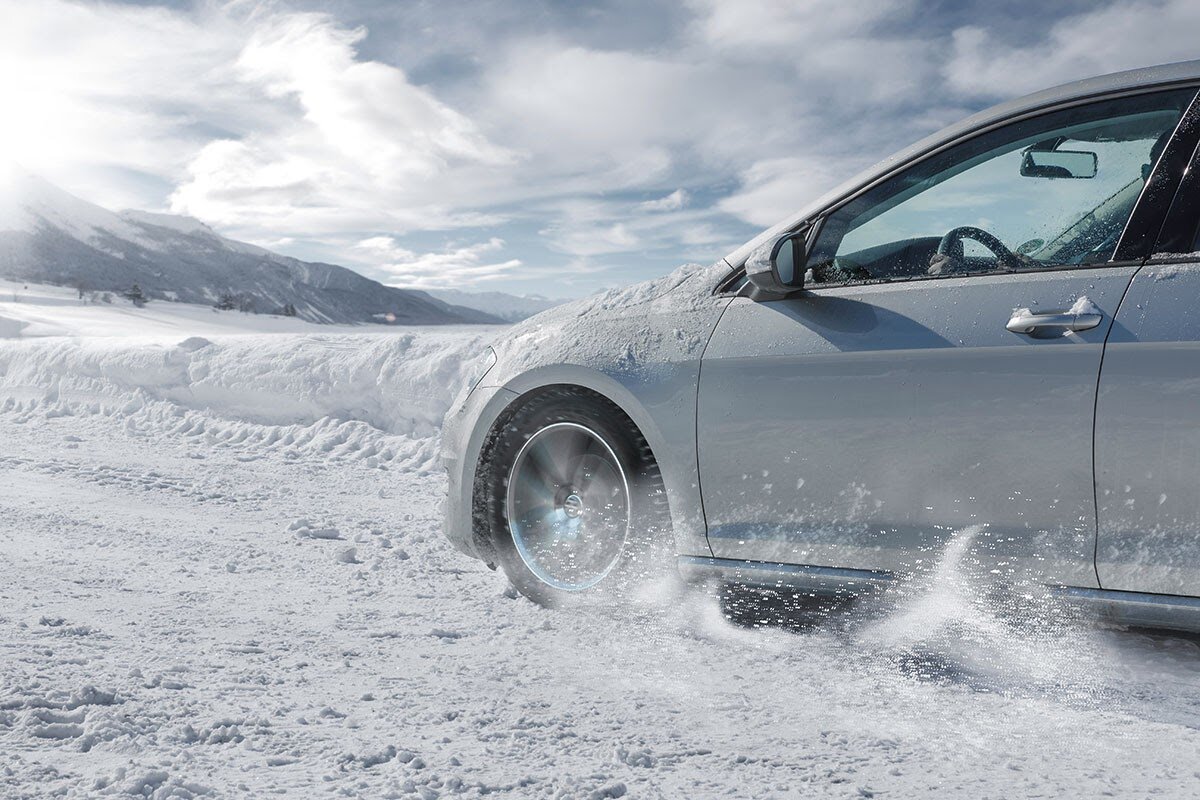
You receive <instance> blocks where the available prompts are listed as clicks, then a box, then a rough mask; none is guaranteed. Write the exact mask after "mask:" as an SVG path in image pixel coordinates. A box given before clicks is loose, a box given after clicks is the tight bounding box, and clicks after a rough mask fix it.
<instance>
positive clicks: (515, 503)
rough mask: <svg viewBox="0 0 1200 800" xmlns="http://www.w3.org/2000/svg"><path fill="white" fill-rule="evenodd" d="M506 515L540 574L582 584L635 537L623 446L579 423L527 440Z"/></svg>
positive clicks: (575, 586) (559, 582)
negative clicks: (622, 459) (616, 446)
mask: <svg viewBox="0 0 1200 800" xmlns="http://www.w3.org/2000/svg"><path fill="white" fill-rule="evenodd" d="M505 510H506V515H507V518H508V527H509V531H510V532H511V534H512V539H513V544H514V545H515V546H516V549H517V553H518V554H519V555H520V557H521V560H522V561H523V562H524V563H525V566H526V567H528V568H529V571H530V572H532V573H533V574H534V575H535V576H536V577H537V578H538V580H540V581H542V582H543V583H545V584H547V585H549V586H553V587H554V588H556V589H562V590H565V591H572V592H575V591H582V590H584V589H588V588H590V587H592V586H595V585H596V584H597V583H599V582H600V581H601V580H603V579H604V578H605V577H606V576H607V575H608V574H609V572H611V571H612V570H613V568H614V567H615V566H616V565H617V563H618V561H620V558H621V554H622V551H623V550H624V547H625V541H626V539H627V538H628V536H629V519H630V497H629V484H628V482H627V480H626V478H625V472H624V470H623V469H622V467H621V462H620V460H619V459H618V458H617V456H616V453H614V452H613V450H612V448H611V447H609V446H608V444H607V442H605V441H604V439H602V438H601V437H600V436H599V435H598V434H597V433H595V432H594V431H592V430H591V429H589V428H587V427H585V426H583V425H580V424H578V423H573V422H558V423H554V424H552V425H547V426H546V427H544V428H542V429H541V430H539V431H537V432H535V433H534V434H533V435H532V436H530V437H529V439H528V440H526V442H525V444H524V445H523V446H522V447H521V449H520V450H519V451H518V452H517V455H516V457H515V458H514V459H513V464H512V469H511V471H510V472H509V479H508V494H507V498H506V508H505Z"/></svg>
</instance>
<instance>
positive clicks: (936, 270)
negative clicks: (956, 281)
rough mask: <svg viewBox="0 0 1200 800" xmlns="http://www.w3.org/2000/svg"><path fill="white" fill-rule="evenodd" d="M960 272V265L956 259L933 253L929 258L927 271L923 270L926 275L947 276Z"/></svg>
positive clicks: (947, 254)
mask: <svg viewBox="0 0 1200 800" xmlns="http://www.w3.org/2000/svg"><path fill="white" fill-rule="evenodd" d="M959 271H961V265H960V264H959V263H958V259H957V258H955V257H954V256H952V255H950V254H949V253H934V254H933V255H932V256H930V257H929V269H927V270H925V274H926V275H949V274H950V273H951V272H959Z"/></svg>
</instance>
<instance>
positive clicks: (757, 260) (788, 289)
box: [746, 231, 807, 302]
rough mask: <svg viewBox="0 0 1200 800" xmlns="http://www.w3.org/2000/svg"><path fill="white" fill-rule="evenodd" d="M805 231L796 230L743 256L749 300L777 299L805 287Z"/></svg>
mask: <svg viewBox="0 0 1200 800" xmlns="http://www.w3.org/2000/svg"><path fill="white" fill-rule="evenodd" d="M806 234H807V231H795V232H793V233H789V234H786V235H784V236H781V237H779V238H778V239H776V240H775V241H773V242H768V243H767V244H764V245H763V246H762V247H760V248H758V249H757V250H755V251H754V252H753V253H751V254H750V257H749V258H747V259H746V280H747V281H749V282H750V299H751V300H755V301H759V302H761V301H763V300H780V299H782V298H784V297H787V296H788V295H789V294H792V293H793V292H798V291H800V290H801V289H803V288H804V261H805V257H806V256H807V251H806V249H805V246H804V238H805V235H806Z"/></svg>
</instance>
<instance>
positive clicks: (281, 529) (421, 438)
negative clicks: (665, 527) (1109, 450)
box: [0, 332, 1200, 798]
mask: <svg viewBox="0 0 1200 800" xmlns="http://www.w3.org/2000/svg"><path fill="white" fill-rule="evenodd" d="M479 335H480V334H478V333H475V332H428V333H411V332H410V333H403V334H400V335H397V336H394V337H393V336H378V335H375V336H362V337H356V336H353V335H339V336H316V337H314V336H305V335H300V334H280V335H275V336H259V337H253V336H246V337H230V338H228V339H220V338H218V339H216V340H215V341H212V342H209V341H207V340H199V339H191V340H187V341H185V342H183V343H182V344H167V345H163V344H148V343H131V342H124V341H110V342H108V343H98V342H96V341H88V340H82V341H78V340H77V341H66V340H46V341H43V342H32V343H31V342H23V341H12V342H7V343H2V344H0V796H4V797H30V798H33V797H37V798H42V797H51V796H65V797H91V796H117V797H122V796H133V797H147V796H150V797H156V798H165V797H200V796H209V795H211V796H222V797H223V796H228V797H263V796H266V795H269V794H273V793H287V794H288V795H290V796H296V797H323V796H358V797H370V798H377V797H426V798H430V797H458V796H462V797H476V796H481V795H484V794H491V795H499V796H505V797H515V798H541V797H545V798H551V797H562V798H591V797H597V798H602V797H619V796H627V797H638V798H644V797H651V798H653V797H669V798H678V797H687V798H703V797H739V798H747V797H752V798H769V797H780V798H784V797H869V796H880V797H975V798H1011V797H1035V796H1044V797H1097V796H1116V797H1146V796H1162V797H1195V796H1196V795H1197V794H1198V793H1200V731H1198V727H1200V691H1198V690H1200V648H1198V647H1197V645H1196V644H1194V643H1193V642H1192V641H1191V640H1189V639H1185V638H1180V637H1159V636H1148V635H1143V634H1130V633H1118V632H1103V631H1098V630H1095V629H1093V628H1090V627H1087V626H1083V625H1077V624H1067V623H1052V622H1051V620H1050V619H1049V618H1046V619H1041V621H1040V622H1039V620H1038V619H1033V620H1027V621H1026V623H1025V624H1023V625H1016V626H1014V625H1012V624H1011V623H1008V622H1004V621H1002V620H1000V619H998V618H996V617H994V616H992V615H991V614H989V613H988V611H987V609H986V608H982V607H981V606H980V605H979V604H978V603H975V602H972V596H971V592H970V587H969V586H964V585H963V583H962V581H960V580H958V579H957V578H956V575H955V570H954V566H955V565H954V564H953V563H947V564H945V565H944V568H943V569H942V570H940V571H939V573H938V578H937V579H935V580H934V581H933V582H932V583H931V584H930V585H929V586H928V587H925V589H924V590H922V591H919V592H916V593H915V594H914V595H913V596H912V597H911V598H910V600H909V601H907V602H906V603H905V604H903V605H902V607H901V608H900V609H898V610H897V612H896V613H894V614H893V615H891V616H889V617H886V618H884V619H881V620H876V621H874V622H871V623H869V624H861V625H851V624H837V625H826V626H823V627H810V628H805V627H802V626H788V627H767V628H765V629H759V630H751V629H749V628H747V627H744V626H742V627H739V626H734V625H731V624H729V623H728V622H726V621H725V619H724V618H723V616H722V614H721V610H720V606H719V605H718V603H717V601H716V600H714V599H713V598H712V597H709V596H708V595H706V594H705V593H703V592H700V591H684V590H681V589H679V588H678V587H672V586H664V587H658V589H657V591H647V592H646V593H645V595H644V596H643V597H641V598H639V599H638V601H637V602H634V603H632V604H630V605H629V606H628V607H625V608H621V609H615V608H595V609H592V610H584V611H579V612H573V613H570V614H567V613H556V612H551V611H546V610H543V609H541V608H539V607H537V606H534V605H532V604H531V603H529V602H527V601H525V600H523V599H520V598H517V597H515V596H514V595H513V593H512V592H511V591H510V590H508V588H507V585H506V582H505V581H504V579H503V578H502V576H500V575H499V574H497V573H494V572H491V571H489V570H488V569H487V568H486V567H484V566H483V565H481V564H478V563H476V562H474V561H472V560H470V559H468V558H466V557H465V556H462V555H460V554H458V553H457V552H455V551H454V550H452V549H451V548H450V547H449V546H448V545H447V544H446V543H445V542H444V541H443V540H442V538H441V536H440V533H439V530H438V528H439V517H438V514H439V504H440V495H441V493H442V491H443V487H444V481H443V478H442V476H441V474H440V473H439V471H438V469H437V465H436V460H435V458H434V453H435V452H436V436H437V429H436V420H437V419H438V416H439V414H440V413H441V411H443V410H444V408H445V406H446V405H448V403H449V402H450V398H451V397H452V396H453V394H454V393H455V392H456V391H457V389H458V386H459V384H460V383H461V381H463V380H465V376H466V375H467V374H469V372H470V369H471V359H472V358H473V354H474V353H475V352H476V351H477V350H478V347H479Z"/></svg>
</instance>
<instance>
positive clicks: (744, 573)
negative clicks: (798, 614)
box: [678, 556, 895, 595]
mask: <svg viewBox="0 0 1200 800" xmlns="http://www.w3.org/2000/svg"><path fill="white" fill-rule="evenodd" d="M678 565H679V572H680V573H681V574H682V575H683V577H684V579H685V580H688V581H691V582H694V583H704V582H708V581H716V582H727V583H736V584H740V585H743V586H753V587H757V588H762V589H790V590H793V591H799V592H805V593H811V594H835V595H837V594H860V593H863V592H868V591H873V590H875V589H878V588H882V587H884V586H886V585H888V584H889V583H891V582H892V581H894V580H895V576H893V575H892V574H891V573H890V572H881V571H876V570H869V569H846V568H843V567H818V566H812V565H809V564H776V563H773V562H768V561H741V560H738V559H734V558H713V557H711V556H679V561H678Z"/></svg>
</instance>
